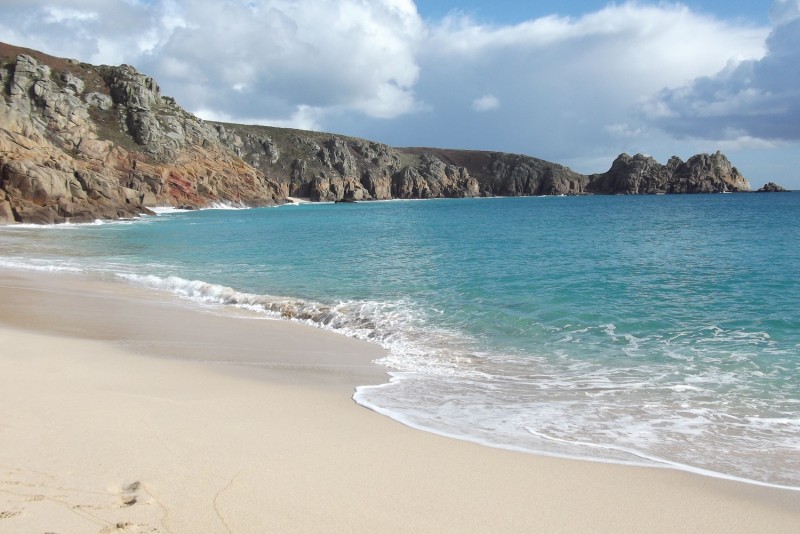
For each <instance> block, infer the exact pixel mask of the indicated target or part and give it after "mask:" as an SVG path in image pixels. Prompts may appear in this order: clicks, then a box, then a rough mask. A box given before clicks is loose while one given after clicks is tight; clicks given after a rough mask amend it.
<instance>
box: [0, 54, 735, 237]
mask: <svg viewBox="0 0 800 534" xmlns="http://www.w3.org/2000/svg"><path fill="white" fill-rule="evenodd" d="M0 94H2V99H0V224H7V223H11V222H33V223H58V222H66V221H73V222H87V221H93V220H95V219H114V218H121V217H134V216H136V215H138V214H142V213H147V212H148V211H149V210H148V207H153V206H182V207H189V208H198V207H204V206H208V205H211V204H235V205H241V206H267V205H274V204H280V203H283V202H285V201H286V200H287V198H288V197H305V198H309V199H310V200H312V201H357V200H382V199H390V198H442V197H448V198H461V197H476V196H523V195H583V194H655V193H701V192H702V193H705V192H727V191H748V190H749V189H750V186H749V184H748V183H747V180H745V179H744V177H742V176H741V175H740V174H739V172H738V171H737V170H736V169H735V168H734V167H733V166H732V165H731V164H730V162H729V161H728V160H727V158H725V156H723V155H722V154H720V153H719V152H718V153H716V154H712V155H708V154H700V155H697V156H693V157H691V158H690V159H689V160H688V161H686V162H683V161H681V160H680V159H679V158H677V157H673V158H672V159H671V160H670V161H669V162H668V163H667V164H666V165H661V164H659V163H658V162H656V161H655V160H653V159H652V158H649V157H646V156H642V155H640V154H637V155H635V156H632V157H631V156H628V155H627V154H622V155H621V156H619V157H618V158H617V159H616V160H615V161H614V163H613V165H612V166H611V169H610V170H609V171H607V172H605V173H603V174H594V175H590V176H587V175H582V174H579V173H576V172H574V171H572V170H570V169H568V168H567V167H564V166H562V165H558V164H555V163H551V162H548V161H544V160H541V159H537V158H533V157H529V156H523V155H516V154H506V153H500V152H480V151H467V150H446V149H434V148H392V147H390V146H387V145H384V144H381V143H376V142H373V141H367V140H364V139H356V138H352V137H346V136H341V135H332V134H326V133H319V132H308V131H301V130H292V129H286V128H274V127H267V126H247V125H238V124H223V123H214V122H208V121H203V120H201V119H199V118H197V117H195V116H194V115H192V114H191V113H188V112H187V111H185V110H183V109H182V108H181V107H180V106H179V105H178V104H177V103H176V102H175V100H174V99H172V98H170V97H167V96H164V95H162V94H161V90H160V87H159V86H158V83H157V82H156V81H155V80H154V79H153V78H151V77H149V76H147V75H145V74H142V73H140V72H138V71H137V70H136V69H135V68H133V67H131V66H129V65H121V66H118V67H113V66H105V65H103V66H93V65H88V64H86V63H80V62H78V61H75V60H68V59H60V58H56V57H52V56H48V55H46V54H42V53H40V52H36V51H34V50H28V49H22V48H18V47H14V46H11V45H7V44H3V43H0Z"/></svg>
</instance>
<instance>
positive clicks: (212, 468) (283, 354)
mask: <svg viewBox="0 0 800 534" xmlns="http://www.w3.org/2000/svg"><path fill="white" fill-rule="evenodd" d="M247 318H248V315H247V314H246V313H245V312H241V313H239V312H237V313H233V314H232V313H229V312H227V311H225V312H222V313H215V310H214V309H213V308H211V307H208V308H203V309H199V308H198V307H197V306H196V305H194V304H193V303H187V302H185V301H181V300H180V299H176V298H174V297H172V298H171V297H170V296H168V295H162V294H160V293H157V292H155V291H150V290H147V289H143V288H139V287H136V286H132V285H128V284H124V283H121V282H106V281H96V280H94V279H92V278H90V277H87V276H86V275H76V274H72V273H58V274H50V273H40V272H29V271H12V270H7V269H2V270H0V340H2V346H4V347H7V349H8V350H4V351H2V354H0V371H1V372H0V391H3V392H4V393H3V395H2V398H3V402H2V403H0V451H3V452H2V453H0V532H15V531H20V530H22V531H30V530H35V529H39V530H52V531H57V532H59V533H62V534H63V533H65V532H108V531H112V530H113V528H112V527H116V526H117V525H125V524H128V526H127V527H125V528H126V529H127V531H133V532H136V531H139V532H152V531H155V532H191V531H204V532H261V531H264V530H268V529H273V530H277V531H284V532H285V531H303V532H308V531H318V532H322V531H328V532H330V531H342V530H345V531H353V532H369V531H372V532H374V531H387V530H393V529H394V530H397V529H399V530H403V531H414V532H443V531H444V532H446V531H459V532H485V531H490V530H491V531H520V530H540V531H541V530H549V531H553V530H556V531H560V530H568V531H583V532H589V531H594V532H596V531H598V530H600V531H603V530H606V531H608V530H614V531H635V530H648V531H661V532H676V531H679V532H680V531H684V532H685V531H697V530H702V531H712V532H713V531H720V532H722V531H728V532H730V531H734V532H735V531H753V530H765V529H767V530H770V531H778V532H780V531H786V532H788V531H791V530H793V529H796V528H797V525H800V493H798V492H796V491H791V490H782V489H775V488H771V487H764V486H756V485H753V484H749V483H742V482H735V481H730V480H725V479H719V478H711V477H708V476H703V475H697V474H693V473H690V472H685V471H679V470H676V469H654V468H646V467H632V466H625V465H619V464H606V463H599V462H590V461H581V460H572V459H569V460H567V459H560V458H552V457H546V456H537V455H533V454H528V453H520V452H512V451H507V450H503V449H497V448H490V447H486V446H481V445H476V444H474V443H469V442H466V441H461V440H455V439H451V438H446V437H442V436H440V435H437V434H432V433H429V432H423V431H419V430H415V429H412V428H410V427H407V426H405V425H403V424H402V423H399V422H397V421H394V420H392V419H389V418H388V417H385V416H382V415H379V414H378V413H376V412H373V411H370V410H368V409H365V408H363V407H360V406H358V405H356V404H355V402H353V400H352V399H351V398H349V397H350V396H352V393H353V388H354V387H355V386H356V385H363V384H376V383H380V382H381V381H382V380H383V381H385V379H386V374H385V372H384V371H383V369H382V368H380V367H379V366H377V365H375V364H373V363H371V362H372V360H374V359H376V358H378V357H379V356H380V354H381V353H382V349H380V347H378V346H377V345H373V344H369V343H367V342H363V341H358V340H354V339H350V338H346V337H344V336H341V335H338V334H334V333H331V332H327V331H323V330H320V329H317V328H313V327H310V326H305V325H301V324H297V323H292V322H289V321H277V320H270V319H256V318H253V317H249V319H247ZM243 319H244V320H243ZM226 354H228V355H230V354H235V355H236V356H235V360H237V362H238V365H234V364H231V363H230V361H231V359H232V358H230V357H224V355H226ZM226 362H228V363H226ZM131 500H133V501H134V502H132V503H130V504H125V503H126V502H129V501H131ZM137 529H138V530H137ZM148 529H149V530H148Z"/></svg>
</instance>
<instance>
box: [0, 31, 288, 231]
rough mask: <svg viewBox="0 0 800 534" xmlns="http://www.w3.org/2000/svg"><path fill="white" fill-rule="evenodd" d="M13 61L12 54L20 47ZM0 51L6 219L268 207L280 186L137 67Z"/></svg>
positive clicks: (0, 201) (1, 212) (0, 162)
mask: <svg viewBox="0 0 800 534" xmlns="http://www.w3.org/2000/svg"><path fill="white" fill-rule="evenodd" d="M15 52H20V53H16V54H15V55H13V58H9V55H10V53H11V54H14V53H15ZM21 52H32V53H33V54H35V52H33V51H21V50H19V49H13V48H12V47H8V46H3V47H2V48H0V57H3V64H2V67H3V68H2V69H0V77H1V78H0V83H1V84H2V87H3V99H2V102H1V103H0V222H13V221H17V222H33V223H54V222H56V223H57V222H65V221H73V222H87V221H93V220H95V219H115V218H120V217H132V216H135V215H138V214H141V213H146V212H147V211H148V209H147V208H148V206H156V205H163V206H176V205H188V206H193V207H196V206H205V205H208V204H211V203H214V202H226V203H237V204H243V205H252V206H260V205H270V204H275V203H277V202H282V201H283V196H282V195H281V194H280V192H279V189H278V188H277V186H276V184H275V183H273V182H271V181H270V180H268V179H267V177H266V176H264V175H263V174H262V173H260V172H259V171H258V170H257V169H254V168H253V167H252V166H250V165H248V164H246V163H245V162H243V161H242V160H241V159H240V158H239V157H237V156H236V155H235V154H234V153H233V152H232V151H231V150H230V149H229V148H228V147H227V146H226V145H225V144H224V143H221V142H220V141H219V135H218V132H217V129H216V128H215V127H213V126H211V125H208V124H206V123H204V122H203V121H201V120H200V119H198V118H196V117H194V116H193V115H191V114H189V113H186V112H185V111H184V110H182V109H181V108H180V107H179V106H177V105H176V104H175V102H174V101H173V100H171V99H169V98H166V97H163V96H162V95H161V94H160V91H159V88H158V85H157V84H156V83H155V81H154V80H153V79H152V78H149V77H147V76H145V75H142V74H140V73H138V72H137V71H136V70H135V69H133V68H132V67H129V66H126V65H123V66H121V67H106V66H102V67H93V66H91V65H86V64H80V63H77V62H75V61H70V60H60V59H57V58H50V57H48V56H44V55H40V54H36V55H37V56H39V57H38V58H37V57H34V56H33V55H32V54H29V53H21Z"/></svg>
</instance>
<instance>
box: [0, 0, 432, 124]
mask: <svg viewBox="0 0 800 534" xmlns="http://www.w3.org/2000/svg"><path fill="white" fill-rule="evenodd" d="M0 15H2V16H0V34H2V35H4V37H3V38H4V39H7V40H8V41H10V42H12V43H14V44H22V45H25V46H32V47H36V48H39V49H43V50H44V51H47V52H49V53H53V54H56V55H60V56H70V57H78V58H80V59H82V60H85V61H91V62H95V63H111V64H119V63H122V62H125V63H130V64H133V65H135V66H136V67H137V68H139V69H140V70H143V71H145V72H147V73H148V74H151V75H153V76H155V77H156V78H157V79H158V80H159V82H160V83H161V85H162V88H163V89H164V90H165V92H169V93H170V94H172V95H173V96H176V97H178V99H179V101H180V102H181V104H182V105H184V106H185V107H187V108H188V109H191V110H200V109H214V110H216V112H217V113H221V114H225V115H227V116H231V117H245V116H246V117H264V118H266V117H283V118H284V119H286V120H292V117H295V116H296V114H297V113H298V110H302V109H325V110H328V111H331V112H337V113H348V112H356V113H360V114H363V115H364V116H367V117H373V118H384V119H388V118H393V117H397V116H399V115H402V114H405V113H410V112H413V111H414V110H416V109H418V106H420V103H419V102H418V101H417V99H416V97H415V94H414V85H415V83H416V81H417V78H418V76H419V68H418V65H417V61H416V58H415V48H416V46H417V44H418V42H419V41H420V38H421V37H422V36H423V34H424V27H423V23H422V20H421V18H420V17H419V15H418V13H417V10H416V6H415V5H414V3H413V2H412V1H411V0H374V1H371V2H363V1H361V0H337V1H336V2H332V1H329V0H308V1H304V2H296V1H293V0H247V1H245V0H238V1H237V0H232V1H228V2H212V1H205V2H193V1H190V0H154V1H151V2H131V1H127V0H111V1H100V0H80V1H79V0H73V1H71V2H70V1H64V2H61V3H60V7H58V8H54V7H52V5H51V3H50V2H47V1H43V0H30V1H28V2H11V4H10V5H7V6H3V7H0ZM11 21H13V24H12V23H11ZM262 121H263V119H262Z"/></svg>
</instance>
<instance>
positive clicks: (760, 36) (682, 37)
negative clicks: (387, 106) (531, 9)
mask: <svg viewBox="0 0 800 534" xmlns="http://www.w3.org/2000/svg"><path fill="white" fill-rule="evenodd" d="M768 33H769V30H768V28H764V27H756V26H753V25H742V24H737V23H733V22H727V21H723V20H720V19H717V18H714V17H711V16H709V15H705V14H700V13H697V12H695V11H692V10H690V9H689V8H687V7H685V6H683V5H680V4H669V3H658V4H645V3H642V2H628V3H623V4H619V3H615V4H609V5H608V6H606V7H604V8H602V9H600V10H597V11H594V12H590V13H587V14H585V15H583V16H580V17H564V16H555V15H554V16H548V17H543V18H539V19H536V20H530V21H524V22H522V23H519V24H515V25H491V24H485V23H483V22H481V21H479V20H475V19H473V18H470V17H468V16H464V15H459V14H456V15H452V16H450V17H448V18H446V19H445V20H443V21H441V23H438V24H433V25H431V26H430V29H429V34H428V37H427V40H426V41H425V42H426V43H428V44H427V45H426V46H425V48H424V51H423V52H421V53H420V54H419V55H418V60H419V64H420V69H421V70H420V78H419V81H418V82H417V85H416V86H415V89H416V93H417V94H418V95H420V98H422V99H424V101H425V102H426V103H427V104H429V105H430V107H431V109H433V110H434V112H433V113H429V114H420V115H417V116H414V117H413V118H407V119H403V122H402V126H401V127H400V128H398V129H397V131H396V132H393V133H392V135H394V136H395V137H398V136H399V135H400V134H401V133H402V132H409V138H408V139H401V140H400V141H399V144H401V145H407V144H412V143H415V144H422V145H431V144H434V143H438V144H440V145H441V144H446V145H447V146H452V147H457V148H480V149H490V150H506V151H511V152H521V153H526V154H534V155H537V156H540V157H544V158H546V159H553V160H555V161H566V160H567V159H569V158H570V157H572V156H573V155H574V154H576V153H584V154H585V153H591V154H592V155H594V154H595V153H600V154H601V155H602V157H603V158H611V159H613V157H614V156H615V155H616V154H618V153H619V152H620V151H623V150H624V151H635V152H640V151H645V150H647V147H645V146H642V143H643V142H644V141H643V139H644V137H645V135H644V134H642V135H639V136H638V137H637V135H636V134H637V132H638V133H642V132H644V131H645V130H643V128H644V126H646V121H644V120H643V119H642V117H641V116H639V115H638V114H637V113H636V104H637V103H638V102H640V101H642V100H643V99H646V98H648V97H649V96H650V95H652V94H653V93H655V92H656V91H659V90H660V89H662V88H663V87H665V86H673V87H674V86H679V85H682V84H687V83H689V82H690V81H691V80H692V79H695V78H697V77H699V76H703V75H708V74H710V73H714V72H718V71H719V70H720V69H722V68H724V67H725V65H726V64H727V62H728V61H729V60H730V58H732V57H739V58H747V59H757V58H760V57H762V56H763V54H764V52H765V45H764V39H765V37H766V36H767V34H768ZM465 88H469V90H465ZM473 88H477V91H479V93H478V94H485V95H492V96H494V97H495V98H496V99H497V100H498V102H502V107H500V108H497V109H494V110H493V111H492V112H491V113H469V114H465V113H464V110H465V109H470V108H471V107H472V106H473V104H474V99H475V92H474V91H475V89H473ZM473 109H474V108H473ZM412 119H413V121H414V124H415V125H416V126H417V127H416V128H413V129H412V128H411V121H412ZM623 124H624V125H626V126H625V127H624V128H623V127H621V126H617V127H616V128H614V127H611V128H610V129H609V125H623ZM374 131H377V132H378V133H380V130H374ZM443 131H446V136H445V135H443ZM489 132H490V133H489ZM648 133H649V130H648ZM371 134H372V131H362V132H359V135H365V136H368V135H371ZM411 135H413V136H414V138H413V139H412V138H410V136H411ZM650 151H651V152H655V151H653V150H650ZM585 170H589V169H585Z"/></svg>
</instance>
